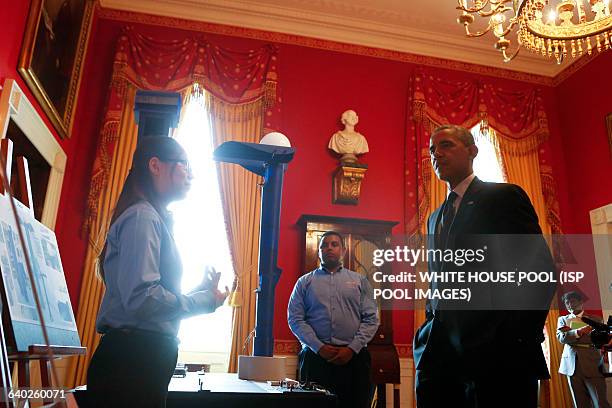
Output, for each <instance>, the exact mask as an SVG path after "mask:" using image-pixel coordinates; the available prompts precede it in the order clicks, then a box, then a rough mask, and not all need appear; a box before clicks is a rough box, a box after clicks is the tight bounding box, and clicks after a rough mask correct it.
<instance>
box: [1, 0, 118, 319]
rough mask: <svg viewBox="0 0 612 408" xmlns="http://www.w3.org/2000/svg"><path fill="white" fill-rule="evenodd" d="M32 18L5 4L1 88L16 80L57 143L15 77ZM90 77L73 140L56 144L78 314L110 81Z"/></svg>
mask: <svg viewBox="0 0 612 408" xmlns="http://www.w3.org/2000/svg"><path fill="white" fill-rule="evenodd" d="M28 12H29V2H27V1H10V2H5V4H3V8H2V14H1V15H2V21H1V22H0V83H1V84H4V80H5V79H6V78H12V79H16V80H17V82H18V84H19V86H20V88H21V89H22V90H23V91H24V92H25V93H26V94H27V95H28V98H29V99H30V101H31V102H32V104H33V105H34V106H35V107H36V109H37V111H38V112H39V114H40V115H41V117H42V118H43V119H44V120H45V122H46V124H47V126H48V127H49V129H51V131H52V132H53V133H54V135H55V136H56V138H57V134H56V133H55V130H54V129H53V125H51V122H49V121H48V119H47V117H46V115H45V113H44V112H43V111H42V109H41V108H40V106H39V104H38V103H37V101H36V99H35V98H34V97H33V95H32V94H31V93H30V91H29V89H28V87H27V85H26V84H25V82H24V81H23V80H22V78H21V76H20V75H19V73H18V71H17V62H18V59H19V54H20V52H21V43H22V39H23V33H24V30H25V25H26V20H27V16H28ZM94 23H95V22H94ZM94 29H95V24H94ZM91 71H92V64H87V66H86V67H85V72H86V77H84V79H83V81H82V85H81V90H80V93H79V97H78V105H77V110H76V113H75V114H76V120H75V125H74V128H73V134H72V137H71V138H70V139H64V140H60V139H59V138H58V141H59V143H60V145H61V147H62V149H63V150H64V152H65V153H66V155H67V156H68V162H67V164H66V172H65V175H64V182H63V187H62V198H61V201H60V207H59V212H58V217H57V225H56V235H57V239H58V243H59V249H60V254H61V257H62V263H63V265H64V273H65V275H66V281H67V283H68V290H69V292H70V298H71V300H72V304H73V306H74V309H75V312H76V305H77V304H78V295H79V285H80V281H81V273H82V270H83V261H84V256H85V249H86V244H85V241H84V240H82V239H81V237H80V234H79V232H80V226H81V222H82V214H83V208H84V201H85V199H86V196H87V190H88V183H89V179H90V173H91V162H92V160H93V157H94V154H95V147H94V146H95V144H96V141H97V129H98V115H99V113H100V111H101V107H100V104H99V103H96V102H97V99H99V95H100V94H101V93H102V94H103V93H104V92H103V91H104V89H105V86H100V84H105V83H108V79H107V78H104V77H103V76H102V77H98V78H97V80H93V81H92V80H91V79H92V77H91ZM86 78H88V79H86ZM83 95H85V96H83ZM91 98H93V99H94V103H91V101H90V99H91Z"/></svg>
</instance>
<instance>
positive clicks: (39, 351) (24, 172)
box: [0, 138, 87, 402]
mask: <svg viewBox="0 0 612 408" xmlns="http://www.w3.org/2000/svg"><path fill="white" fill-rule="evenodd" d="M0 154H1V155H2V158H3V159H4V163H6V169H5V174H6V176H7V178H8V179H9V180H10V179H11V170H12V161H13V160H12V159H13V142H12V141H11V140H10V139H8V138H4V139H2V140H1V142H0ZM16 165H17V180H16V181H17V183H16V184H17V186H16V187H17V188H13V190H14V191H13V194H14V197H15V198H16V199H18V200H19V201H20V202H21V203H23V204H24V205H25V206H26V207H27V208H28V209H29V210H30V212H31V214H32V217H33V218H34V203H33V200H32V188H31V185H30V173H29V169H28V162H27V159H26V158H25V157H23V156H20V157H17V158H16ZM0 194H6V191H5V189H4V186H3V185H2V184H1V183H0ZM32 284H34V283H33V282H32ZM3 296H4V295H3ZM2 314H3V316H2V320H3V321H4V322H7V321H9V320H10V317H9V316H8V308H7V307H4V308H3V310H2ZM0 328H1V327H0ZM6 333H7V336H3V338H2V340H3V341H2V349H3V351H5V352H6V351H7V349H8V350H10V349H11V348H12V349H13V350H17V348H16V347H11V346H14V344H11V343H14V338H13V334H12V329H11V326H10V325H7V331H6ZM86 351H87V349H86V348H85V347H80V346H79V347H74V346H55V345H50V346H46V345H42V344H33V345H30V346H29V347H28V351H25V352H23V351H22V352H10V351H9V352H8V353H7V354H8V361H9V363H10V369H11V372H14V369H15V367H17V369H18V381H17V386H18V387H19V388H24V387H30V385H31V379H30V361H38V362H39V364H40V376H41V386H42V387H43V388H46V387H53V386H54V384H53V381H52V371H51V360H52V359H58V358H61V357H65V356H76V355H84V354H85V353H86ZM9 381H10V377H9ZM9 384H10V382H9ZM55 386H56V387H58V386H59V384H55ZM44 402H51V400H49V401H47V400H45V401H44Z"/></svg>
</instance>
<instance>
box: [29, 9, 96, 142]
mask: <svg viewBox="0 0 612 408" xmlns="http://www.w3.org/2000/svg"><path fill="white" fill-rule="evenodd" d="M93 8H94V1H93V0H32V2H31V5H30V14H29V16H28V22H27V24H26V30H25V34H24V39H23V46H22V49H21V56H20V57H19V65H18V69H19V73H20V74H21V76H22V77H23V79H24V80H25V82H26V84H27V85H28V87H29V88H30V90H31V91H32V93H33V94H34V96H35V97H36V100H37V101H38V102H39V103H40V105H41V106H42V108H43V109H44V111H45V113H46V114H47V116H48V117H49V119H50V120H51V122H52V123H53V126H54V127H55V129H56V130H57V132H58V134H59V135H60V137H62V138H65V137H69V136H70V131H71V129H72V123H73V118H74V111H75V108H76V100H77V91H78V89H79V83H80V78H81V69H82V66H83V60H84V58H85V48H86V46H87V40H88V37H89V30H90V26H91V17H92V14H93Z"/></svg>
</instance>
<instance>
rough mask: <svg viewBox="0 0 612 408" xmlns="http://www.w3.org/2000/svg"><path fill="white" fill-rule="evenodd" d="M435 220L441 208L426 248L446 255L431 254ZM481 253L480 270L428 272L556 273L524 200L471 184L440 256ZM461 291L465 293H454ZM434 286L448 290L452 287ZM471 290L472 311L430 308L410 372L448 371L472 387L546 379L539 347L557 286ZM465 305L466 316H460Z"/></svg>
mask: <svg viewBox="0 0 612 408" xmlns="http://www.w3.org/2000/svg"><path fill="white" fill-rule="evenodd" d="M441 213H442V208H441V207H440V208H438V209H437V210H436V211H434V212H433V213H432V214H431V216H430V218H429V221H428V232H429V235H428V248H436V249H444V248H437V247H436V239H435V236H434V232H435V231H436V226H437V225H438V223H439V222H440V218H441ZM490 234H512V235H490ZM514 234H535V235H529V236H527V235H514ZM482 247H486V248H487V254H486V260H485V261H484V262H481V263H476V262H474V263H471V264H470V263H467V264H465V265H463V266H462V267H460V268H458V267H457V265H455V264H452V263H451V264H449V263H448V262H431V261H430V262H429V269H430V271H452V270H463V271H521V270H523V271H553V270H554V263H553V261H552V257H551V255H550V251H549V250H548V246H547V245H546V242H545V241H544V239H543V237H542V236H541V229H540V226H539V224H538V217H537V215H536V213H535V210H534V208H533V206H532V205H531V202H530V200H529V197H528V196H527V194H526V193H525V192H524V191H523V190H522V189H521V188H520V187H518V186H516V185H513V184H505V183H486V182H483V181H481V180H479V179H478V178H475V179H474V180H473V181H472V183H471V184H470V186H469V187H468V189H467V191H466V193H465V194H464V196H463V198H462V200H461V204H460V207H459V208H458V210H457V213H456V216H455V219H454V221H453V223H452V226H451V228H450V234H449V238H448V243H447V245H446V247H445V248H448V249H452V250H457V249H468V248H472V249H474V248H482ZM461 285H463V286H464V287H465V286H466V284H458V285H457V286H461ZM434 286H435V285H434ZM437 286H438V288H440V287H441V286H442V287H449V288H452V287H453V284H437ZM469 287H470V289H471V290H472V301H471V302H470V303H465V302H460V304H459V303H457V302H455V303H452V301H448V302H446V301H443V300H442V301H440V303H438V304H437V306H436V308H435V310H433V309H432V307H431V305H429V304H428V310H427V311H426V317H427V320H426V322H425V323H424V324H423V325H422V326H421V327H420V328H419V329H418V330H417V332H416V333H415V338H414V360H415V366H416V369H417V370H432V371H436V370H442V371H447V372H448V371H450V372H451V373H453V375H457V376H461V377H465V378H470V379H477V378H482V377H487V376H490V375H528V376H535V377H536V378H549V374H548V369H547V367H546V362H545V359H544V355H543V352H542V348H541V342H542V341H543V340H544V335H543V327H544V323H545V320H546V316H547V314H548V306H549V305H550V301H551V299H552V296H553V294H554V289H555V285H554V284H533V285H521V286H517V285H503V284H497V283H483V284H479V283H477V284H469ZM518 299H520V300H521V301H520V302H519V301H517V300H518ZM536 304H537V305H536ZM542 304H545V305H546V306H544V307H542ZM467 305H469V308H471V309H472V310H468V309H466V306H467ZM461 309H463V310H461ZM473 309H477V310H473ZM536 309H539V310H536Z"/></svg>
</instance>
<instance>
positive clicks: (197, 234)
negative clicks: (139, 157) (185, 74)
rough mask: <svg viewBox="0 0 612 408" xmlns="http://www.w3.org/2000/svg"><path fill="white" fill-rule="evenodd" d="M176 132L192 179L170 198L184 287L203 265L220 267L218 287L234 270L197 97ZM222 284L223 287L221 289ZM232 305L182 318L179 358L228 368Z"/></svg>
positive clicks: (206, 121) (207, 126)
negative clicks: (178, 197) (183, 194)
mask: <svg viewBox="0 0 612 408" xmlns="http://www.w3.org/2000/svg"><path fill="white" fill-rule="evenodd" d="M183 109H185V111H184V113H183V119H182V121H181V124H180V127H179V129H178V130H177V135H176V138H177V140H178V141H179V142H180V143H181V145H182V146H183V147H184V148H185V150H186V151H187V154H188V156H189V161H190V164H191V167H192V170H193V174H194V179H193V181H192V184H191V190H190V191H189V194H188V195H187V198H186V199H185V200H182V201H177V202H175V203H173V205H172V206H171V207H170V209H171V210H172V212H173V213H174V220H175V222H174V236H175V240H176V243H177V247H178V249H179V252H180V253H181V258H182V261H183V282H182V289H183V291H184V292H185V291H189V290H190V289H192V288H193V287H195V286H197V285H198V284H199V283H200V282H201V280H202V277H203V276H204V266H205V265H207V264H208V265H212V266H214V267H215V268H216V269H217V271H219V272H221V273H222V275H221V281H220V283H219V287H220V288H224V287H225V286H228V287H231V284H232V281H233V276H234V272H233V269H232V262H231V258H230V252H229V247H228V242H227V234H226V230H225V224H224V218H223V209H222V206H221V197H220V192H219V184H218V181H217V171H216V167H215V162H214V161H213V160H212V151H213V148H212V128H211V122H210V117H209V115H208V113H207V112H206V109H205V107H204V104H203V102H202V99H201V98H192V99H191V102H189V103H188V104H187V105H185V106H184V107H183ZM221 290H223V289H221ZM231 321H232V310H231V308H230V307H229V306H226V305H224V306H221V307H220V308H218V309H217V311H216V312H214V313H211V314H205V315H200V316H195V317H192V318H190V319H186V320H183V322H182V323H181V329H180V331H179V338H180V340H181V343H180V345H179V361H180V362H184V363H207V364H211V371H212V372H226V371H227V365H228V361H229V352H230V346H231Z"/></svg>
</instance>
